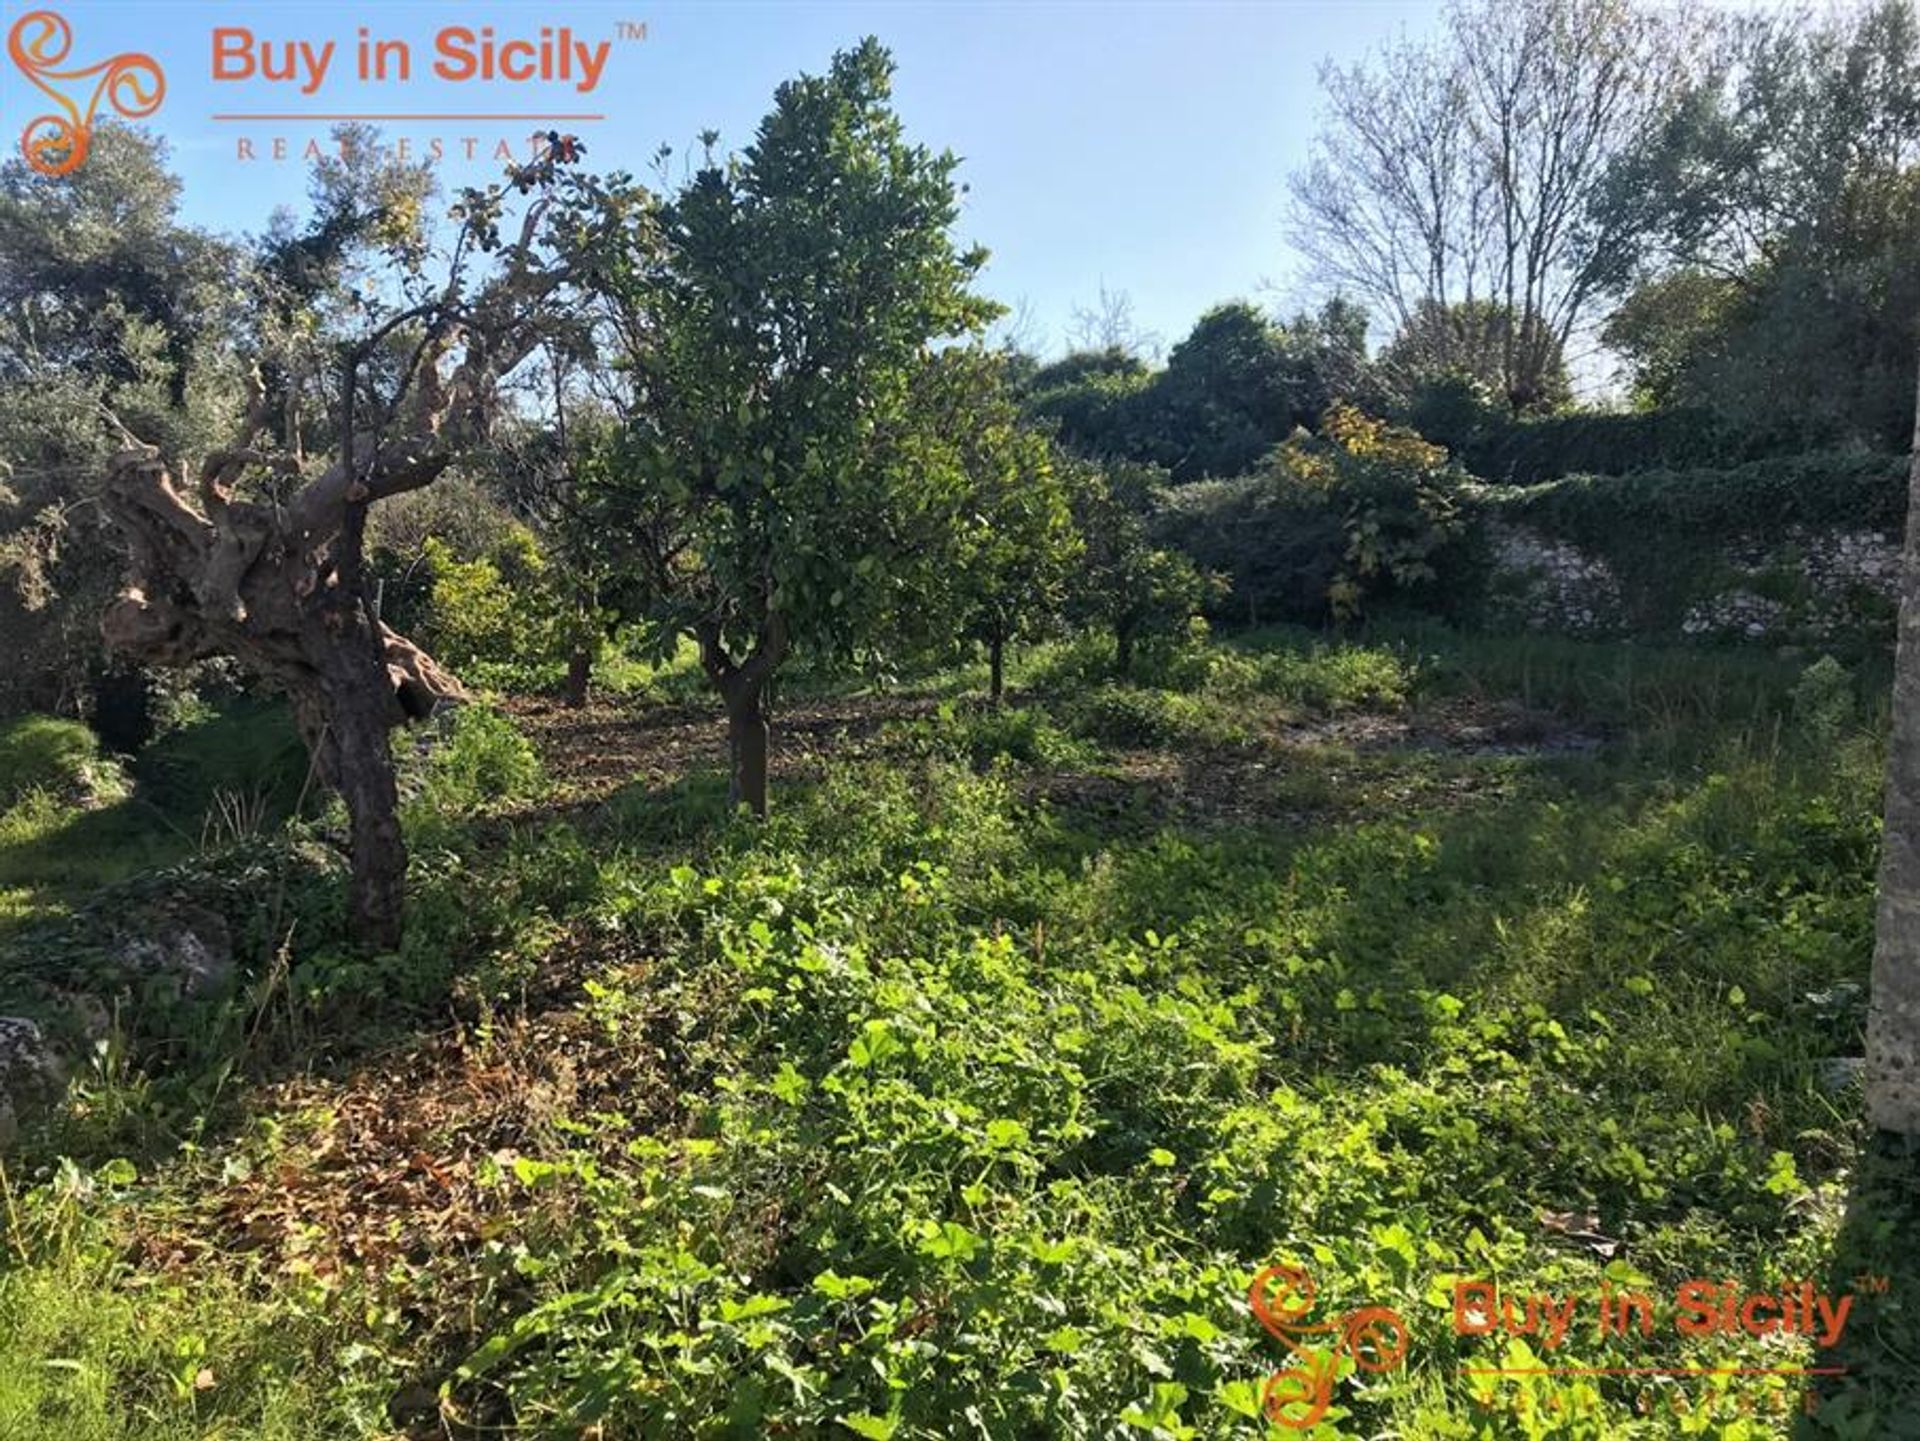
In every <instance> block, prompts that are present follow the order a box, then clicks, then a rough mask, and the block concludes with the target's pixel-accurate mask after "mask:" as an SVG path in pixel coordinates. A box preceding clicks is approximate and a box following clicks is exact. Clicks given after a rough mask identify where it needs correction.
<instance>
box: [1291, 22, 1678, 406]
mask: <svg viewBox="0 0 1920 1441" xmlns="http://www.w3.org/2000/svg"><path fill="white" fill-rule="evenodd" d="M1688 35H1689V32H1688V31H1687V30H1685V29H1683V28H1682V26H1681V23H1680V22H1679V21H1676V20H1673V19H1670V18H1668V17H1666V16H1664V15H1662V14H1661V13H1659V12H1656V11H1653V10H1651V9H1649V8H1647V7H1644V6H1641V5H1637V4H1635V3H1633V0H1461V3H1457V4H1456V5H1454V7H1453V8H1452V9H1450V10H1449V11H1448V13H1447V23H1446V28H1445V31H1444V33H1443V34H1442V35H1441V36H1440V38H1438V39H1437V40H1435V41H1432V42H1416V41H1411V40H1402V41H1398V42H1395V43H1393V44H1390V45H1388V46H1387V47H1386V48H1385V49H1383V50H1382V51H1381V52H1380V53H1379V54H1378V55H1377V56H1376V57H1375V58H1374V59H1373V60H1372V61H1371V62H1369V63H1366V64H1360V65H1354V66H1351V67H1347V68H1341V67H1338V66H1332V65H1329V66H1327V67H1326V68H1325V69H1324V70H1323V71H1322V73H1321V86H1322V89H1323V91H1324V92H1325V99H1326V105H1327V118H1326V123H1325V125H1324V128H1323V129H1322V131H1321V133H1320V135H1319V137H1318V138H1317V140H1316V144H1315V154H1314V157H1313V159H1312V161H1311V162H1310V163H1309V164H1308V165H1307V167H1306V168H1305V169H1303V170H1302V171H1300V172H1299V173H1298V174H1296V175H1295V176H1294V177H1293V180H1292V193H1293V200H1294V229H1295V234H1296V238H1297V241H1298V243H1299V244H1300V245H1301V247H1302V248H1303V249H1304V250H1305V251H1306V253H1307V255H1308V256H1309V258H1310V260H1311V261H1312V263H1313V267H1314V270H1315V272H1316V274H1317V277H1318V278H1319V279H1320V280H1321V281H1322V282H1323V283H1326V284H1328V285H1330V286H1331V287H1332V288H1334V289H1337V290H1339V291H1342V292H1344V293H1347V294H1351V295H1354V296H1357V297H1358V298H1359V299H1360V300H1361V301H1363V302H1365V303H1366V304H1367V305H1369V306H1370V307H1371V308H1372V309H1373V310H1374V311H1375V312H1376V313H1377V314H1378V315H1380V316H1381V317H1382V318H1384V319H1385V320H1386V321H1387V322H1388V323H1389V324H1391V325H1392V326H1393V327H1394V329H1395V330H1396V331H1399V332H1407V331H1408V330H1410V329H1411V328H1413V327H1415V326H1417V325H1418V323H1419V321H1420V317H1421V315H1422V314H1423V312H1425V311H1429V310H1430V309H1431V308H1432V307H1436V306H1438V307H1440V308H1441V309H1442V310H1451V309H1452V308H1453V307H1455V306H1457V305H1462V304H1465V305H1479V304H1491V305H1493V306H1495V307H1496V308H1497V309H1498V311H1499V312H1500V313H1501V314H1503V315H1505V316H1507V317H1510V321H1509V323H1508V324H1506V325H1505V326H1504V327H1503V328H1502V332H1501V337H1500V391H1501V394H1502V395H1503V396H1504V398H1505V399H1506V401H1507V403H1508V405H1509V406H1510V407H1511V409H1512V410H1513V411H1514V413H1516V414H1518V413H1521V412H1523V411H1526V410H1529V409H1533V408H1536V407H1537V406H1538V405H1539V403H1540V399H1541V397H1542V396H1543V395H1544V394H1545V393H1546V390H1547V387H1548V383H1549V380H1550V377H1551V374H1552V371H1553V368H1554V366H1555V365H1556V364H1557V363H1558V358H1559V356H1560V355H1561V354H1563V353H1564V352H1565V351H1566V350H1567V349H1568V346H1569V343H1570V341H1572V340H1573V338H1574V337H1575V336H1576V335H1579V334H1582V333H1584V330H1585V328H1586V327H1587V326H1588V325H1589V324H1590V322H1592V321H1593V320H1594V319H1595V317H1596V315H1597V312H1598V309H1599V307H1600V306H1601V305H1602V303H1603V302H1604V300H1605V299H1606V297H1607V296H1608V295H1609V294H1610V293H1612V292H1614V291H1616V290H1617V289H1618V288H1619V287H1620V286H1621V285H1623V284H1624V283H1625V281H1626V279H1627V278H1628V276H1629V275H1630V274H1631V272H1632V268H1633V265H1634V263H1635V260H1636V258H1637V253H1638V242H1639V237H1638V235H1637V233H1636V232H1635V231H1634V230H1633V229H1632V224H1633V222H1634V220H1635V219H1636V217H1634V216H1632V215H1631V214H1630V213H1628V212H1626V211H1624V210H1622V209H1620V208H1618V207H1611V206H1604V205H1601V204H1600V203H1599V202H1600V199H1601V197H1602V193H1603V189H1604V184H1605V181H1606V179H1607V177H1608V174H1609V167H1610V164H1611V162H1612V161H1613V160H1614V159H1615V158H1616V157H1617V156H1620V155H1622V154H1625V153H1627V152H1628V151H1630V150H1632V149H1633V148H1634V147H1636V146H1638V145H1639V144H1641V143H1642V142H1643V140H1644V137H1645V136H1646V135H1647V134H1649V133H1650V132H1651V131H1652V129H1653V128H1654V127H1655V126H1656V125H1658V124H1659V122H1660V120H1661V118H1662V116H1663V115H1664V113H1665V111H1666V108H1667V106H1668V105H1669V103H1670V97H1671V95H1672V93H1673V91H1674V88H1675V80H1676V78H1677V76H1678V75H1679V74H1680V73H1681V70H1682V68H1683V67H1684V66H1686V65H1687V64H1689V63H1690V57H1691V56H1692V55H1693V53H1694V46H1693V44H1692V42H1691V40H1690V39H1689V38H1688ZM1440 338H1441V339H1443V340H1444V339H1445V334H1444V333H1442V335H1441V337H1440Z"/></svg>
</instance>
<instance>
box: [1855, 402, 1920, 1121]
mask: <svg viewBox="0 0 1920 1441" xmlns="http://www.w3.org/2000/svg"><path fill="white" fill-rule="evenodd" d="M1866 1083H1867V1114H1868V1116H1869V1117H1870V1118H1871V1119H1872V1121H1873V1124H1874V1125H1876V1126H1878V1127H1880V1128H1881V1129H1882V1130H1887V1131H1898V1132H1901V1133H1903V1134H1905V1135H1920V403H1917V404H1916V414H1915V416H1914V449H1913V460H1912V469H1911V472H1910V478H1909V480H1908V483H1907V537H1906V545H1905V547H1904V550H1903V558H1902V561H1901V566H1900V640H1899V651H1898V655H1897V657H1896V659H1895V661H1894V671H1893V736H1892V740H1891V743H1890V745H1889V748H1888V755H1887V793H1886V828H1885V832H1884V834H1883V837H1882V840H1881V851H1880V909H1879V914H1878V916H1877V918H1876V922H1875V926H1874V946H1873V996H1872V1004H1871V1006H1870V1008H1869V1010H1868V1012H1867V1072H1866Z"/></svg>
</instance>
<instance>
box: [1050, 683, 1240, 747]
mask: <svg viewBox="0 0 1920 1441" xmlns="http://www.w3.org/2000/svg"><path fill="white" fill-rule="evenodd" d="M1066 713H1067V718H1068V722H1069V724H1070V725H1071V726H1072V727H1073V729H1074V731H1075V732H1076V733H1077V734H1079V735H1083V736H1085V737H1087V739H1089V740H1094V741H1100V742H1102V743H1104V744H1106V745H1116V746H1143V747H1144V746H1182V745H1227V744H1232V743H1234V742H1236V741H1241V740H1244V739H1245V738H1246V728H1245V727H1244V726H1243V725H1241V724H1240V723H1239V722H1238V721H1236V720H1235V719H1234V718H1233V717H1232V716H1230V715H1229V714H1227V713H1226V712H1225V711H1224V710H1223V709H1222V708H1221V707H1220V705H1219V703H1218V702H1217V701H1213V700H1209V699H1207V698H1205V697H1202V696H1196V695H1179V694H1175V693H1173V692H1169V691H1163V690H1146V689H1143V688H1141V687H1138V686H1130V685H1108V686H1101V687H1100V688H1099V689H1097V690H1095V691H1092V692H1091V693H1089V694H1087V695H1084V696H1081V697H1078V698H1076V699H1074V700H1072V701H1070V702H1069V703H1068V704H1067V707H1066Z"/></svg>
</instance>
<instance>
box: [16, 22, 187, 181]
mask: <svg viewBox="0 0 1920 1441" xmlns="http://www.w3.org/2000/svg"><path fill="white" fill-rule="evenodd" d="M72 50H73V27H72V26H71V25H69V24H67V22H66V20H65V18H64V17H62V16H60V15H56V14H54V12H53V11H51V10H35V11H33V12H31V13H30V14H26V15H23V16H21V17H20V19H19V21H18V22H17V23H16V24H15V25H14V27H13V29H12V30H11V31H10V32H9V33H8V35H7V57H8V58H9V59H10V60H12V61H13V63H14V65H15V67H16V68H17V69H18V70H19V71H20V73H21V74H23V75H25V76H26V77H27V79H29V80H31V81H32V82H33V83H34V85H35V86H36V87H37V88H38V89H39V90H41V91H42V92H44V93H45V94H47V95H49V96H51V97H52V99H53V102H54V104H55V105H57V106H59V107H60V108H59V111H58V113H55V114H48V115H36V116H34V117H33V119H31V120H29V121H28V122H27V127H26V129H25V130H23V131H21V132H20V153H21V154H22V155H24V156H25V157H26V160H27V164H28V165H30V166H32V167H33V168H34V169H35V170H37V171H39V172H40V173H41V174H42V175H65V174H68V173H69V172H70V171H73V170H77V169H78V168H79V167H80V166H81V164H82V163H83V162H85V160H86V158H87V149H88V146H89V145H90V144H91V143H92V140H93V120H94V116H96V115H97V114H99V112H100V106H101V104H102V102H104V103H106V104H107V105H109V106H111V107H112V108H113V109H114V111H115V112H116V113H118V114H121V115H124V116H126V117H127V118H128V119H129V120H139V119H143V118H144V117H146V116H148V115H151V114H153V112H154V111H156V110H158V109H159V108H160V102H161V101H162V100H164V99H165V98H166V94H167V77H166V76H165V75H164V74H163V73H162V72H161V69H160V64H159V62H158V61H156V60H155V59H154V58H153V57H152V56H151V55H143V54H140V53H139V52H137V51H129V52H127V53H126V54H124V55H114V56H110V57H108V58H107V59H105V60H100V61H96V62H95V63H94V64H92V65H79V64H71V63H69V61H68V56H69V55H70V54H71V53H72Z"/></svg>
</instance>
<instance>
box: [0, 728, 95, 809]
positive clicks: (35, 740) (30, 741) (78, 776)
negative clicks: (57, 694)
mask: <svg viewBox="0 0 1920 1441" xmlns="http://www.w3.org/2000/svg"><path fill="white" fill-rule="evenodd" d="M36 790H37V791H45V792H46V793H47V794H48V795H50V796H53V797H54V798H55V799H57V800H59V801H62V802H64V803H66V804H68V805H87V804H91V803H93V802H96V801H100V800H111V799H116V798H118V797H119V796H121V795H124V794H125V793H126V778H125V776H124V775H123V774H122V773H121V770H120V767H119V766H118V765H117V764H115V763H114V762H113V761H112V760H110V759H108V758H107V757H105V756H103V755H101V753H100V741H99V738H98V737H97V736H95V735H94V733H93V732H92V731H91V730H89V729H88V728H87V727H86V726H84V725H82V724H81V723H80V722H79V721H71V720H60V719H57V718H55V717H53V716H41V715H30V716H22V717H21V718H20V719H18V720H15V721H10V722H8V723H7V724H6V725H5V726H0V810H3V809H5V808H6V807H8V806H11V805H12V804H13V803H14V802H16V801H18V800H20V799H21V798H22V797H23V796H25V795H26V794H27V792H29V791H36Z"/></svg>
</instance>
